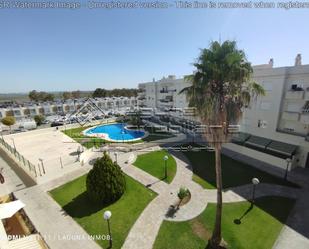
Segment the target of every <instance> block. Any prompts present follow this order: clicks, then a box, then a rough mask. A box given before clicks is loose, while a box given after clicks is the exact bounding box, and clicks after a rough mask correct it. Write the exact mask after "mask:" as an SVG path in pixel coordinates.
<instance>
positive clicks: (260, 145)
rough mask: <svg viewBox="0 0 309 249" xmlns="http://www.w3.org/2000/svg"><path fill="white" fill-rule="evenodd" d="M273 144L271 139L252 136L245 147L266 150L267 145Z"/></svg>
mask: <svg viewBox="0 0 309 249" xmlns="http://www.w3.org/2000/svg"><path fill="white" fill-rule="evenodd" d="M270 142H271V140H270V139H268V138H264V137H257V136H251V137H250V138H249V139H248V140H247V141H246V142H245V145H246V146H249V147H254V148H257V149H263V150H264V149H265V148H266V147H267V145H269V144H270Z"/></svg>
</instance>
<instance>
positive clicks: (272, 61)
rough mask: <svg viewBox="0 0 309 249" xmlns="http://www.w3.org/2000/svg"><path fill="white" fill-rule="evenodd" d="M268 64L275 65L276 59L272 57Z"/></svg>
mask: <svg viewBox="0 0 309 249" xmlns="http://www.w3.org/2000/svg"><path fill="white" fill-rule="evenodd" d="M268 64H269V65H270V66H271V67H274V59H273V58H270V60H269V62H268Z"/></svg>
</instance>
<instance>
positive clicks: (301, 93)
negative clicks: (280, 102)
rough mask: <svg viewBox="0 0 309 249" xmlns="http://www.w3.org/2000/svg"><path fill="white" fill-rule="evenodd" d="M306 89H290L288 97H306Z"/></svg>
mask: <svg viewBox="0 0 309 249" xmlns="http://www.w3.org/2000/svg"><path fill="white" fill-rule="evenodd" d="M304 92H305V91H304V90H297V91H294V90H290V91H287V92H286V94H285V98H286V99H303V98H304Z"/></svg>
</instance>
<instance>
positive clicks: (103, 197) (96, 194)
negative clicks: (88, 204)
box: [86, 152, 126, 204]
mask: <svg viewBox="0 0 309 249" xmlns="http://www.w3.org/2000/svg"><path fill="white" fill-rule="evenodd" d="M86 187H87V194H88V196H89V199H90V200H91V201H93V202H94V203H99V204H110V203H113V202H115V201H116V200H118V199H119V198H120V197H121V196H122V194H123V193H124V191H125V189H126V182H125V177H124V174H123V172H122V170H121V168H120V167H119V165H118V164H117V163H116V162H113V161H112V159H111V158H110V157H109V156H108V155H107V154H106V152H104V154H103V157H102V158H98V159H97V160H96V161H95V163H94V166H93V168H92V169H91V170H90V171H89V173H88V175H87V180H86Z"/></svg>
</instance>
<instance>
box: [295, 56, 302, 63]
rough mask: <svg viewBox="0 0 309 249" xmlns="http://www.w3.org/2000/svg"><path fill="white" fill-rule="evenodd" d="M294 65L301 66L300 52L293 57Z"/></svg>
mask: <svg viewBox="0 0 309 249" xmlns="http://www.w3.org/2000/svg"><path fill="white" fill-rule="evenodd" d="M295 66H301V54H298V55H297V56H296V58H295Z"/></svg>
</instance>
